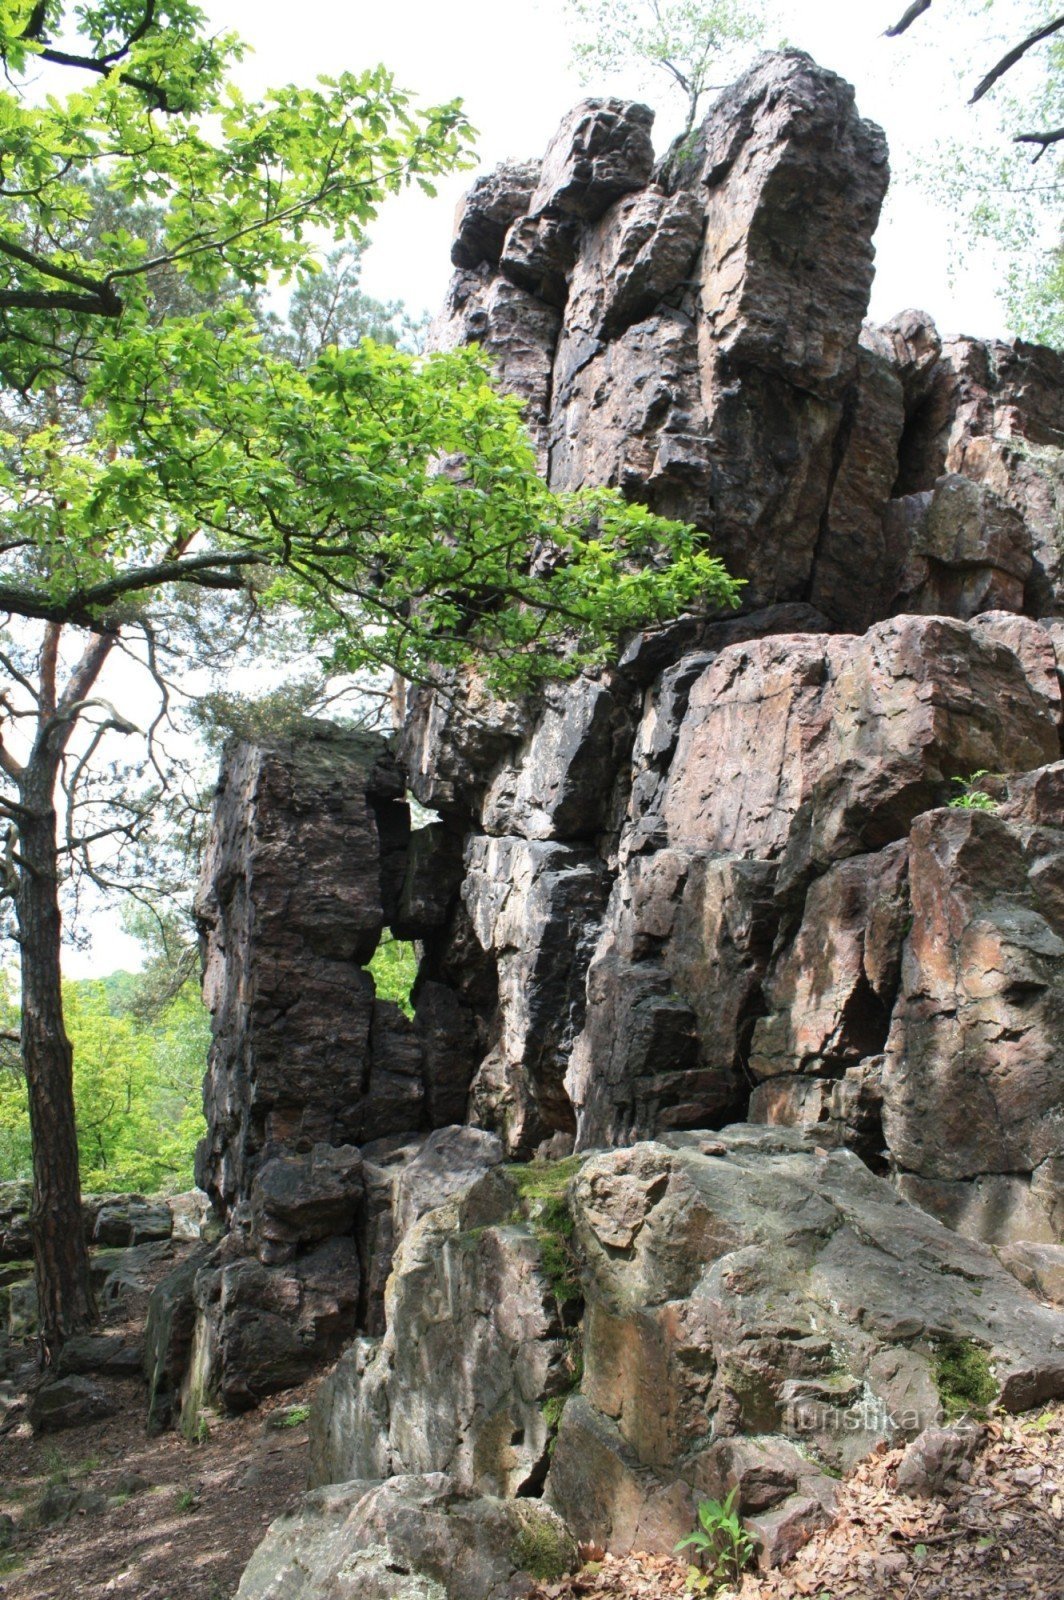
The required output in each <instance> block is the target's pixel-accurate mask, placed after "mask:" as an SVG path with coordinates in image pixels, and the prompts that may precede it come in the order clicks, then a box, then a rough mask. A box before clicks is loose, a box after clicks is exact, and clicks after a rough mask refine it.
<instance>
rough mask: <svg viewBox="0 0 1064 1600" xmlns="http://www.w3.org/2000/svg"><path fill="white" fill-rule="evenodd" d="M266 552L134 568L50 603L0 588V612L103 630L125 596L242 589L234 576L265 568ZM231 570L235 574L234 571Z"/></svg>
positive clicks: (224, 553)
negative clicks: (173, 589) (171, 586)
mask: <svg viewBox="0 0 1064 1600" xmlns="http://www.w3.org/2000/svg"><path fill="white" fill-rule="evenodd" d="M266 554H267V552H266V551H265V550H263V549H261V548H257V549H254V550H233V551H219V550H215V551H213V552H212V553H211V554H209V555H201V556H182V557H180V558H179V559H178V560H176V561H159V562H157V563H156V564H155V565H154V566H149V567H134V568H132V569H131V570H130V571H129V572H124V573H122V574H121V575H120V576H119V577H115V578H109V579H108V580H107V581H106V582H105V583H97V584H94V585H92V586H91V587H90V588H88V589H75V590H74V592H73V594H70V595H68V596H67V597H66V599H65V600H50V599H48V598H47V597H46V596H45V595H43V594H41V593H40V592H39V591H38V590H35V589H17V588H15V587H14V586H12V585H10V584H0V610H4V611H10V612H13V613H14V614H15V615H17V616H20V617H36V618H38V619H39V620H40V621H43V622H52V623H60V624H62V623H65V622H73V623H77V624H78V625H79V626H81V627H90V628H91V627H99V626H100V616H99V613H101V612H106V611H107V609H108V607H109V606H113V605H114V603H115V601H116V600H121V599H122V597H123V596H124V595H127V594H138V593H141V592H143V591H144V590H145V589H156V588H158V587H159V586H160V584H164V583H194V584H198V585H199V586H200V587H201V588H204V589H239V588H241V587H242V585H243V579H242V578H241V577H240V576H239V574H238V572H237V571H236V570H235V569H237V568H240V567H253V566H261V564H262V562H263V559H264V557H265V555H266ZM231 569H232V570H231Z"/></svg>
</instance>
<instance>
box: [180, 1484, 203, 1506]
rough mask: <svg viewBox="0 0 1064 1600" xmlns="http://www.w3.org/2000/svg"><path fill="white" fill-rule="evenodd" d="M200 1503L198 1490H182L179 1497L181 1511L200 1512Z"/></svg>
mask: <svg viewBox="0 0 1064 1600" xmlns="http://www.w3.org/2000/svg"><path fill="white" fill-rule="evenodd" d="M199 1503H200V1497H199V1491H198V1490H196V1489H182V1490H181V1492H180V1494H179V1495H178V1497H177V1509H178V1510H179V1511H198V1510H199Z"/></svg>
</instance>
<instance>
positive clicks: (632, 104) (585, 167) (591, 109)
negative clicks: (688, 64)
mask: <svg viewBox="0 0 1064 1600" xmlns="http://www.w3.org/2000/svg"><path fill="white" fill-rule="evenodd" d="M653 122H654V113H653V112H652V111H651V109H650V107H649V106H644V105H640V104H639V103H638V102H637V101H632V100H582V101H581V102H580V104H579V105H577V106H574V107H573V109H572V111H570V112H569V113H568V115H567V116H565V117H563V118H562V122H561V126H560V127H559V129H558V131H557V133H556V134H555V135H554V138H553V139H552V140H551V142H550V144H549V145H548V146H547V153H546V155H545V156H544V157H543V166H542V168H541V171H540V177H539V183H538V185H537V186H536V190H535V192H534V194H533V195H532V199H531V201H530V202H529V207H528V209H529V211H530V212H531V213H532V215H533V216H535V215H537V214H540V213H547V214H548V215H551V216H565V217H578V218H579V219H580V220H581V221H582V222H595V221H597V219H598V218H599V217H601V216H602V213H603V212H604V211H605V210H606V209H607V207H609V206H611V205H612V204H613V202H614V201H615V200H619V199H620V197H621V196H622V195H624V194H629V193H630V192H631V191H632V190H633V189H642V188H643V186H644V185H645V184H646V182H647V181H648V179H649V177H650V174H651V172H652V170H653V167H654V146H653V143H652V142H651V138H650V130H651V127H652V126H653Z"/></svg>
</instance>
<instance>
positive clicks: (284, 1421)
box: [266, 1406, 310, 1429]
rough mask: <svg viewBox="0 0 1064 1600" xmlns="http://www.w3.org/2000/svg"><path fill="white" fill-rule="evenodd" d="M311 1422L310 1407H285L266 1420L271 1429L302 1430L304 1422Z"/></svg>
mask: <svg viewBox="0 0 1064 1600" xmlns="http://www.w3.org/2000/svg"><path fill="white" fill-rule="evenodd" d="M309 1420H310V1407H309V1406H285V1407H283V1408H282V1410H280V1411H274V1412H272V1413H271V1415H270V1416H269V1417H268V1418H267V1419H266V1421H267V1426H268V1427H270V1428H280V1429H285V1428H301V1427H302V1426H303V1424H304V1422H307V1421H309Z"/></svg>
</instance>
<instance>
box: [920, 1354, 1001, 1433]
mask: <svg viewBox="0 0 1064 1600" xmlns="http://www.w3.org/2000/svg"><path fill="white" fill-rule="evenodd" d="M934 1361H935V1366H934V1372H935V1386H936V1388H937V1389H938V1397H939V1399H940V1400H941V1402H942V1409H943V1411H944V1412H945V1414H946V1416H947V1417H950V1418H952V1417H962V1416H970V1417H985V1416H986V1413H987V1410H988V1408H989V1407H990V1406H991V1405H992V1404H993V1402H994V1400H995V1399H996V1398H997V1392H998V1383H997V1379H996V1378H995V1377H994V1369H993V1368H992V1367H991V1365H990V1359H989V1357H988V1356H987V1354H986V1351H985V1350H981V1349H980V1348H979V1346H978V1345H977V1344H975V1343H974V1342H973V1341H972V1340H971V1339H941V1340H939V1342H938V1343H937V1344H936V1345H935V1352H934Z"/></svg>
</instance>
